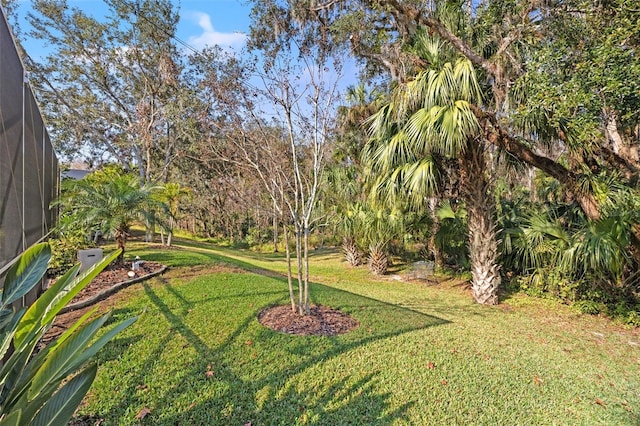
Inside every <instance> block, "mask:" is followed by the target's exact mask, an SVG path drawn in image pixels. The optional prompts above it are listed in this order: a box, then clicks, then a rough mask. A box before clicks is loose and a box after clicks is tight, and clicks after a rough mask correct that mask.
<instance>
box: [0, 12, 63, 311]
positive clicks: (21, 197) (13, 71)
mask: <svg viewBox="0 0 640 426" xmlns="http://www.w3.org/2000/svg"><path fill="white" fill-rule="evenodd" d="M0 15H2V16H0V52H2V53H1V54H0V122H1V125H0V270H2V269H4V268H6V267H7V266H8V265H9V264H10V263H11V262H12V261H13V260H14V259H15V258H16V256H18V255H20V254H21V253H22V252H23V251H24V250H25V249H26V248H28V247H29V246H30V245H32V244H34V243H36V242H38V241H39V240H42V239H43V238H44V237H45V236H46V235H47V234H48V233H49V231H50V229H51V227H52V226H53V224H54V223H55V220H56V211H55V210H53V209H50V208H49V204H50V203H51V201H52V200H53V199H54V198H55V197H56V195H57V194H58V189H59V178H58V176H59V173H58V159H57V158H56V154H55V152H54V150H53V148H52V146H51V141H50V139H49V134H48V132H47V129H46V127H45V125H44V121H43V119H42V116H41V115H40V110H39V108H38V104H37V102H36V100H35V97H34V96H33V92H32V91H31V87H30V85H29V82H28V81H27V79H26V77H25V70H24V66H23V64H22V61H21V60H20V56H19V55H18V52H17V49H16V45H15V42H14V39H13V35H12V33H11V30H10V28H9V25H8V24H7V20H6V18H5V15H4V12H3V11H2V8H1V7H0ZM0 284H2V283H0ZM35 297H37V291H33V292H32V293H31V294H29V295H27V296H26V297H25V300H24V301H23V302H24V303H26V304H29V303H31V302H32V301H33V300H34V299H35Z"/></svg>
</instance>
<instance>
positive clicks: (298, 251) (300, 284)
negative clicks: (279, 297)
mask: <svg viewBox="0 0 640 426" xmlns="http://www.w3.org/2000/svg"><path fill="white" fill-rule="evenodd" d="M300 228H301V226H300V223H299V222H298V221H296V258H297V260H298V313H299V314H300V315H304V300H303V297H304V294H303V291H302V287H303V281H302V230H301V229H300Z"/></svg>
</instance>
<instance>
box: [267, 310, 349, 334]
mask: <svg viewBox="0 0 640 426" xmlns="http://www.w3.org/2000/svg"><path fill="white" fill-rule="evenodd" d="M310 310H311V312H310V314H309V315H304V316H301V315H299V314H298V313H297V312H293V311H292V310H291V306H290V305H281V306H272V307H270V308H266V309H264V310H263V311H262V312H260V314H259V315H258V321H260V324H262V325H264V326H265V327H269V328H271V329H272V330H276V331H280V332H282V333H287V334H295V335H299V336H335V335H337V334H344V333H347V332H349V331H351V330H353V329H354V328H356V327H358V326H359V325H360V323H359V322H358V321H357V320H356V319H354V318H352V317H351V316H349V315H348V314H346V313H344V312H341V311H338V310H336V309H332V308H329V307H328V306H322V305H318V306H315V305H314V306H312V307H311V309H310Z"/></svg>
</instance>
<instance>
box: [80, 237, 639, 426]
mask: <svg viewBox="0 0 640 426" xmlns="http://www.w3.org/2000/svg"><path fill="white" fill-rule="evenodd" d="M180 244H182V245H183V247H185V249H184V250H172V251H158V250H155V251H154V250H147V249H145V248H144V246H143V245H138V246H135V245H134V246H133V248H132V250H130V251H129V253H128V255H129V256H135V255H140V256H141V257H142V258H143V259H148V260H156V261H160V262H163V263H165V264H168V265H169V266H171V270H170V272H168V273H167V274H165V275H164V277H162V278H155V279H152V280H149V281H147V282H144V283H141V284H138V285H136V286H134V287H130V288H128V289H127V290H125V291H124V292H122V293H120V294H119V295H117V296H116V297H117V298H118V300H119V302H118V308H117V310H116V312H115V315H114V316H115V319H116V320H117V319H122V318H125V317H128V316H131V315H136V314H140V313H141V316H140V319H139V320H138V321H137V322H136V323H135V324H134V325H133V326H132V327H130V328H129V329H127V330H125V332H123V333H122V334H121V335H119V337H118V338H117V339H116V340H115V341H114V342H112V343H111V344H110V345H109V346H108V347H107V348H105V350H103V351H102V352H101V353H100V354H99V356H98V361H99V363H100V368H99V372H98V377H97V379H96V381H95V383H94V386H93V388H92V390H91V391H90V394H89V397H88V398H87V400H86V403H85V404H84V405H83V407H82V408H81V410H80V412H79V415H85V416H90V417H92V418H94V419H104V422H103V423H102V424H103V425H111V424H123V425H125V424H127V425H128V424H138V423H139V424H153V425H156V424H161V425H162V424H164V425H177V424H180V425H246V424H249V423H250V424H251V425H252V426H256V425H396V424H397V425H400V424H411V425H450V424H486V425H497V424H500V425H516V424H521V425H531V424H541V425H551V424H559V425H562V424H570V425H572V424H576V425H596V424H602V425H638V424H640V397H639V396H640V347H638V341H639V340H640V336H639V335H638V331H637V330H628V329H624V328H621V327H617V326H615V325H612V324H611V323H609V322H608V321H607V320H605V319H602V318H597V317H589V316H580V315H578V314H577V313H575V312H574V311H572V310H570V309H569V308H567V307H566V306H562V305H559V304H556V303H555V302H550V301H544V300H538V299H531V298H527V297H524V296H519V295H516V296H511V297H510V298H508V299H507V300H505V301H503V303H502V304H501V305H500V306H497V307H485V306H479V305H477V304H474V303H473V302H472V301H471V297H470V295H469V293H468V291H467V290H466V289H464V287H463V286H461V285H455V283H443V284H439V285H426V284H421V283H405V282H400V281H397V280H394V279H392V278H390V277H383V278H374V277H372V276H370V275H369V273H368V272H367V270H366V268H350V267H348V266H346V264H345V263H344V262H342V261H341V258H340V255H339V254H338V253H337V252H332V251H318V252H316V253H314V256H313V259H312V271H311V275H312V277H313V281H314V284H313V286H312V292H313V294H312V299H313V302H314V303H319V304H324V305H329V306H332V307H334V308H339V309H341V310H343V311H344V312H348V313H349V314H351V315H352V316H353V317H355V318H356V319H357V320H358V321H359V322H360V326H359V327H358V328H357V329H356V330H354V331H352V332H350V333H348V334H345V335H342V336H337V337H298V336H290V335H285V334H281V333H277V332H274V331H271V330H269V329H266V328H264V327H263V326H261V325H260V324H259V323H258V321H257V315H258V313H259V312H260V310H261V309H263V308H265V307H267V306H270V305H273V304H281V303H286V302H287V301H288V294H287V283H286V279H285V278H284V277H283V276H282V275H281V273H282V272H284V271H285V264H284V262H283V260H282V257H281V256H280V255H260V254H256V253H252V252H250V251H234V250H231V249H221V248H214V247H212V246H208V245H206V244H204V243H193V242H180ZM145 409H146V410H148V412H149V414H147V415H146V416H145V417H144V418H143V419H137V418H136V416H137V415H138V414H139V413H141V411H142V410H145Z"/></svg>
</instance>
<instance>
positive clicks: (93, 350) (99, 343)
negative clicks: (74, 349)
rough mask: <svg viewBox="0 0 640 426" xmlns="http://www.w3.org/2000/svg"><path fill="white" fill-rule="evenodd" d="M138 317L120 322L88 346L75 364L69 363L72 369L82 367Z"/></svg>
mask: <svg viewBox="0 0 640 426" xmlns="http://www.w3.org/2000/svg"><path fill="white" fill-rule="evenodd" d="M137 320H138V317H133V318H128V319H126V320H124V321H122V322H120V323H118V325H117V326H115V327H114V328H112V329H111V330H109V331H108V332H107V333H105V334H104V335H102V336H101V337H100V338H99V339H98V340H96V341H95V342H94V343H93V344H92V345H91V346H90V347H89V348H87V349H86V350H85V351H84V352H83V353H82V354H81V355H80V356H79V357H78V358H77V359H76V360H75V361H74V363H73V364H71V365H69V369H70V370H75V369H77V368H78V367H80V366H81V365H82V364H84V363H85V362H87V361H88V360H89V359H91V358H92V357H93V356H94V355H96V354H97V353H98V351H99V350H100V349H102V348H103V347H104V345H106V344H107V343H109V342H110V341H111V339H113V338H114V337H115V336H116V335H117V334H118V333H120V332H121V331H122V330H124V329H125V328H127V327H129V326H130V325H131V324H133V323H134V322H136V321H137Z"/></svg>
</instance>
